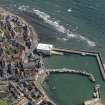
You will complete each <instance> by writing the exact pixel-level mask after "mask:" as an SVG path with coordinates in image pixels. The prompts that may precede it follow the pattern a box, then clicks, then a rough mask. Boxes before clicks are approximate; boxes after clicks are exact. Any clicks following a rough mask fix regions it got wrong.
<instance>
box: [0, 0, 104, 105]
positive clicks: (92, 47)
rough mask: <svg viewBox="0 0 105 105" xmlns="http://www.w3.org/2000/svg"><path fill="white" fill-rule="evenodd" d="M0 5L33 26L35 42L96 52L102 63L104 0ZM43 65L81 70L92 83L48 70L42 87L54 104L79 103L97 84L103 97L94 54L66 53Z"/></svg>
mask: <svg viewBox="0 0 105 105" xmlns="http://www.w3.org/2000/svg"><path fill="white" fill-rule="evenodd" d="M0 6H1V7H3V8H6V9H7V10H10V11H11V12H14V13H16V14H17V15H19V16H21V17H23V18H25V19H26V20H27V21H28V22H29V23H30V24H31V25H32V26H33V27H34V29H35V30H36V32H37V33H38V37H39V42H42V43H50V44H53V45H54V46H55V47H57V48H65V49H72V50H86V51H92V52H100V54H101V56H102V61H103V64H105V55H104V54H105V0H0ZM45 66H46V67H47V68H59V69H60V68H71V69H75V70H84V71H87V72H90V73H92V74H93V75H94V76H95V77H96V83H92V82H90V80H88V79H87V78H86V77H82V76H78V75H73V74H51V75H50V76H49V77H48V81H47V82H46V83H44V88H45V90H46V92H47V94H48V96H49V97H50V98H51V99H52V100H53V101H54V102H55V103H57V104H58V105H81V104H82V103H83V102H84V101H86V100H90V99H92V97H93V92H94V87H95V86H96V85H97V84H99V85H100V94H101V98H102V100H103V101H104V100H105V81H103V80H102V75H101V73H100V68H99V67H98V64H97V61H96V58H95V57H90V56H80V55H76V54H69V55H66V56H57V55H56V56H54V55H53V56H51V57H48V58H46V59H45Z"/></svg>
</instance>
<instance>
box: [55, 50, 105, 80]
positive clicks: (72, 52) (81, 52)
mask: <svg viewBox="0 0 105 105" xmlns="http://www.w3.org/2000/svg"><path fill="white" fill-rule="evenodd" d="M53 50H54V51H57V52H63V53H64V55H65V53H70V54H78V55H81V56H94V57H96V60H97V63H98V66H99V68H100V72H101V74H102V78H103V80H105V68H104V65H103V62H102V57H101V55H100V53H97V52H87V51H80V50H66V49H60V48H53Z"/></svg>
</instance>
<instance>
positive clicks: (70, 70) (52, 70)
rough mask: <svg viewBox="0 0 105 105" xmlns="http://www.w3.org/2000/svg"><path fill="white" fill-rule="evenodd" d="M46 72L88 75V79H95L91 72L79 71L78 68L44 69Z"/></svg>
mask: <svg viewBox="0 0 105 105" xmlns="http://www.w3.org/2000/svg"><path fill="white" fill-rule="evenodd" d="M46 72H50V73H72V74H79V75H82V76H86V77H88V78H89V80H91V81H92V82H95V81H96V79H95V77H94V76H93V74H91V73H88V72H86V71H80V70H73V69H67V68H63V69H46Z"/></svg>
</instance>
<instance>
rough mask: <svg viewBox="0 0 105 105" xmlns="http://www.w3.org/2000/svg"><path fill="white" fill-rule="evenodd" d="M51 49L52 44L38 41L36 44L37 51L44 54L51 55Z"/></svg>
mask: <svg viewBox="0 0 105 105" xmlns="http://www.w3.org/2000/svg"><path fill="white" fill-rule="evenodd" d="M52 50H53V45H52V44H44V43H39V44H38V46H37V52H39V53H42V54H45V55H51V51H52Z"/></svg>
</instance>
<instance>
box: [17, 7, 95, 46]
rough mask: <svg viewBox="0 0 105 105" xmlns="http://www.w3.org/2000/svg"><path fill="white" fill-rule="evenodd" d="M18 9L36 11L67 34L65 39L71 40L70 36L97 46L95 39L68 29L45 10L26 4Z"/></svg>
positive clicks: (48, 22) (47, 21) (46, 21)
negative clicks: (92, 39) (30, 7)
mask: <svg viewBox="0 0 105 105" xmlns="http://www.w3.org/2000/svg"><path fill="white" fill-rule="evenodd" d="M18 9H19V10H22V11H28V12H33V13H35V15H37V16H38V17H39V18H41V19H42V20H43V21H44V22H45V23H47V24H49V25H51V26H52V27H53V28H54V29H56V30H57V31H58V32H60V33H63V34H66V36H65V39H68V40H69V39H70V38H76V39H78V40H82V41H84V42H85V43H87V45H88V46H90V47H95V46H96V44H95V42H94V41H91V40H90V39H88V38H86V37H84V36H82V35H79V34H74V33H73V32H71V31H70V30H69V29H67V28H66V27H65V26H64V25H62V24H61V23H60V21H59V20H55V19H54V18H52V17H51V16H50V15H48V14H47V13H45V12H43V11H40V10H38V9H35V8H32V9H29V6H25V5H22V6H19V7H18ZM69 11H70V10H69ZM65 39H63V40H64V41H67V40H65Z"/></svg>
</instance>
